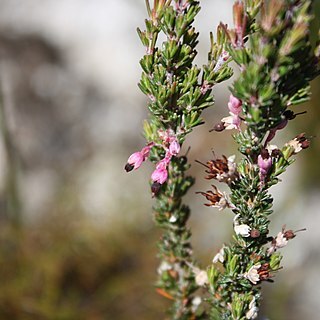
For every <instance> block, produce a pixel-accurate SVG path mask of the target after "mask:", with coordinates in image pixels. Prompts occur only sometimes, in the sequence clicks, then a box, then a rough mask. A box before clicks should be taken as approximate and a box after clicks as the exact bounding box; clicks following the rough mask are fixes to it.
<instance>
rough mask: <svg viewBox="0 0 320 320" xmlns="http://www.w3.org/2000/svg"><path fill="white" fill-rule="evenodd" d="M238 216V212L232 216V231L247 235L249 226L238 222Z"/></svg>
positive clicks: (248, 234)
mask: <svg viewBox="0 0 320 320" xmlns="http://www.w3.org/2000/svg"><path fill="white" fill-rule="evenodd" d="M239 217H240V214H237V215H235V217H234V218H233V224H234V227H233V228H234V232H235V233H236V234H238V235H240V236H242V237H245V238H246V237H249V236H250V231H251V228H250V227H249V226H248V225H247V224H239V222H238V218H239Z"/></svg>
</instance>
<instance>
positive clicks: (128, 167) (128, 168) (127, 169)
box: [124, 163, 134, 172]
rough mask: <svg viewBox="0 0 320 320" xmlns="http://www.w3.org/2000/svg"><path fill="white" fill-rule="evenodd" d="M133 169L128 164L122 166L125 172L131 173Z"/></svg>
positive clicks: (132, 166)
mask: <svg viewBox="0 0 320 320" xmlns="http://www.w3.org/2000/svg"><path fill="white" fill-rule="evenodd" d="M133 168H134V165H132V164H130V163H127V164H126V165H125V166H124V170H126V171H127V172H130V171H132V170H133Z"/></svg>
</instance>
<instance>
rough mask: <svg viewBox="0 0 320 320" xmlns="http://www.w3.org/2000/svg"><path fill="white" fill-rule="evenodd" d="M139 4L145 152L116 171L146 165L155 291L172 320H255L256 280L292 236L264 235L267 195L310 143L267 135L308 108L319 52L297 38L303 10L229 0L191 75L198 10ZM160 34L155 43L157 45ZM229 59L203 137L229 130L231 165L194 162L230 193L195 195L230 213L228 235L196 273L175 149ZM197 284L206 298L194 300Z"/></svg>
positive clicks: (301, 5) (184, 179) (306, 16)
mask: <svg viewBox="0 0 320 320" xmlns="http://www.w3.org/2000/svg"><path fill="white" fill-rule="evenodd" d="M146 6H147V11H148V19H146V22H145V30H144V31H141V30H140V29H138V34H139V37H140V40H141V42H142V44H143V45H144V46H145V48H146V53H145V55H144V56H143V58H142V59H141V61H140V65H141V67H142V70H143V72H142V76H141V80H140V83H139V87H140V89H141V91H142V92H143V93H144V94H145V95H146V96H147V97H148V99H149V103H148V109H149V111H150V117H149V119H148V120H147V121H146V122H145V125H144V135H145V138H146V145H145V146H144V147H143V148H142V149H141V150H140V151H138V152H135V153H133V154H132V155H131V156H130V157H129V159H128V161H127V164H126V166H125V169H126V171H128V172H129V171H132V170H134V169H138V168H139V167H140V166H141V164H142V163H143V162H144V161H146V160H147V159H148V158H149V159H150V161H151V162H152V163H154V164H155V169H154V171H153V173H152V174H151V194H152V196H153V197H154V198H155V204H154V220H155V222H156V225H157V226H159V227H160V228H161V229H162V231H163V234H162V236H161V238H160V240H159V243H158V247H159V259H160V265H159V268H158V274H159V279H158V282H157V291H158V293H159V294H161V295H162V296H164V297H166V298H168V299H170V300H172V307H171V308H170V315H171V317H172V319H208V318H210V319H255V318H256V317H257V315H258V310H259V305H260V301H261V283H262V282H263V281H269V282H270V281H273V280H272V278H273V277H274V275H275V273H276V272H277V271H278V270H280V269H281V266H280V262H281V257H282V256H281V254H280V253H279V249H281V248H282V247H284V246H285V245H286V244H287V243H288V241H289V240H291V239H292V238H294V237H295V236H296V232H297V231H292V230H290V229H286V227H283V228H282V229H281V231H280V232H279V233H278V235H277V236H271V235H269V224H270V220H269V219H270V218H269V217H270V215H271V213H272V212H273V211H272V201H273V199H272V196H271V195H270V193H269V189H270V187H271V186H273V185H275V184H277V183H278V182H279V181H280V180H279V176H280V175H281V174H282V173H283V172H284V171H285V170H286V169H287V167H288V166H289V165H291V164H292V163H293V161H294V159H293V156H294V155H295V154H297V153H299V152H300V151H302V150H303V149H305V148H307V147H309V144H310V139H309V138H308V137H307V136H306V134H304V133H302V134H299V135H297V136H296V137H295V138H293V139H292V140H290V141H289V142H287V143H286V144H285V145H284V146H282V147H278V146H276V145H275V144H273V143H274V139H275V138H276V134H277V132H278V131H280V130H283V129H284V128H285V127H286V126H287V124H288V122H289V121H291V120H293V119H294V118H295V117H296V116H297V115H299V114H301V113H304V112H295V111H294V109H293V108H294V107H295V106H296V105H297V104H300V103H302V102H304V101H307V100H308V99H309V96H310V86H309V83H310V81H311V80H312V79H313V78H315V77H316V76H317V75H318V74H319V55H320V50H319V46H318V47H316V48H312V46H311V44H310V41H309V33H310V31H309V23H310V20H311V18H312V16H311V13H310V12H311V1H299V0H287V1H284V0H283V1H275V0H271V1H261V0H247V1H236V2H235V4H234V6H233V14H234V29H229V28H228V26H227V25H224V24H223V23H221V24H220V25H219V27H218V29H217V36H216V40H215V41H214V38H213V35H212V34H211V35H210V40H211V46H210V52H209V54H208V62H207V64H206V65H204V66H203V67H202V68H199V67H197V66H196V65H195V64H194V63H193V62H194V58H195V56H196V53H197V52H196V45H197V43H198V40H197V39H198V33H197V32H196V31H195V29H194V27H193V22H194V19H195V17H196V15H197V13H198V12H199V10H200V3H199V1H192V0H189V1H188V0H186V1H182V0H175V1H171V0H154V3H153V6H151V4H150V3H149V1H146ZM160 34H163V35H164V39H165V40H164V41H163V43H162V44H161V45H160V46H159V45H158V42H159V41H158V37H159V35H160ZM230 61H234V62H235V64H236V65H237V66H238V67H239V70H240V75H239V76H238V78H237V79H236V80H235V81H234V82H233V85H232V86H231V87H230V91H231V95H230V98H229V102H228V104H227V105H228V111H229V116H227V117H224V118H223V119H222V120H221V121H219V122H218V121H217V124H215V125H214V127H213V129H212V130H211V131H216V132H222V131H224V130H235V132H236V133H235V134H234V135H233V138H234V141H235V142H236V144H237V145H238V150H239V152H240V154H241V155H242V158H240V160H238V162H236V161H235V157H234V156H230V157H226V156H224V155H223V156H222V157H220V158H219V157H218V158H214V159H211V160H209V161H207V162H206V163H203V165H204V166H205V167H206V173H207V176H206V178H207V179H208V180H217V181H218V182H219V183H225V184H226V185H227V186H228V187H229V188H230V192H229V195H228V194H227V193H225V192H221V191H220V190H219V189H218V188H217V187H216V186H215V185H212V189H211V190H208V191H206V192H199V193H200V194H202V195H203V196H204V197H205V198H206V200H207V201H208V203H206V205H207V206H209V207H216V208H218V209H219V210H223V209H227V208H229V209H230V210H231V211H232V212H233V214H234V220H233V227H234V237H233V242H232V243H231V244H228V245H223V247H222V249H221V250H220V251H219V252H218V253H217V255H216V256H215V257H214V258H213V264H212V266H209V267H208V269H207V271H205V270H201V269H200V268H199V266H198V263H197V262H196V261H195V260H194V258H193V254H192V248H191V244H190V237H191V231H190V229H189V228H188V226H187V221H188V218H189V215H190V209H189V207H188V206H187V205H185V204H183V202H182V198H183V196H184V195H185V194H186V193H187V191H188V190H189V189H190V187H191V186H192V185H193V183H194V178H193V177H190V176H188V175H187V170H188V168H189V167H190V163H189V162H188V159H187V154H181V153H182V152H181V146H182V145H183V143H184V141H185V138H186V136H187V135H188V134H190V133H191V132H192V130H193V129H194V128H195V127H196V126H198V125H201V124H202V123H203V122H204V120H203V119H202V118H201V114H202V111H203V110H204V109H205V108H208V107H211V106H212V105H213V102H214V99H213V95H212V88H213V87H214V85H216V84H218V83H220V82H222V81H224V80H226V79H228V78H230V77H231V76H232V73H233V72H232V69H231V67H230V66H229V62H230ZM200 287H203V288H205V289H207V291H208V293H207V294H205V295H204V297H202V298H201V297H200V293H199V292H200V291H199V290H198V289H199V288H200ZM205 291H206V290H205ZM203 301H207V302H208V305H209V307H208V306H203V303H202V302H203Z"/></svg>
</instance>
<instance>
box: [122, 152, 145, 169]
mask: <svg viewBox="0 0 320 320" xmlns="http://www.w3.org/2000/svg"><path fill="white" fill-rule="evenodd" d="M143 161H144V156H143V154H142V152H141V151H138V152H135V153H133V154H132V155H131V156H130V157H129V159H128V161H127V164H126V166H125V170H126V171H127V172H129V171H131V170H133V169H135V170H136V169H138V168H139V167H140V166H141V164H142V162H143Z"/></svg>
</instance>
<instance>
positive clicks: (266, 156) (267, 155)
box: [260, 149, 270, 159]
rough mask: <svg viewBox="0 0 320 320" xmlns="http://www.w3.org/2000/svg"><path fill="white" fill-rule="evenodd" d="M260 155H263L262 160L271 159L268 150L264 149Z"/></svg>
mask: <svg viewBox="0 0 320 320" xmlns="http://www.w3.org/2000/svg"><path fill="white" fill-rule="evenodd" d="M260 154H261V157H262V159H269V158H270V155H269V152H268V150H267V149H262V150H261V153H260Z"/></svg>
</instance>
